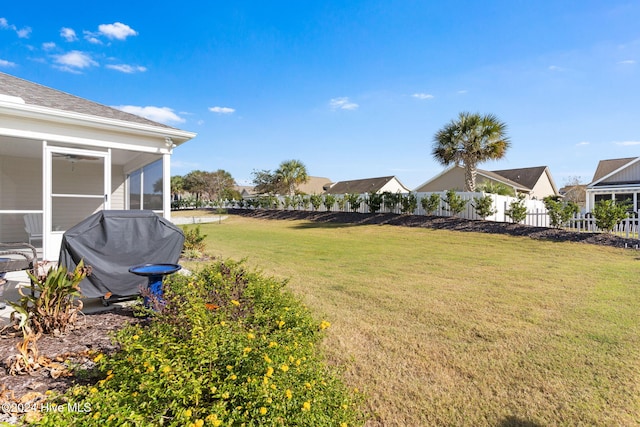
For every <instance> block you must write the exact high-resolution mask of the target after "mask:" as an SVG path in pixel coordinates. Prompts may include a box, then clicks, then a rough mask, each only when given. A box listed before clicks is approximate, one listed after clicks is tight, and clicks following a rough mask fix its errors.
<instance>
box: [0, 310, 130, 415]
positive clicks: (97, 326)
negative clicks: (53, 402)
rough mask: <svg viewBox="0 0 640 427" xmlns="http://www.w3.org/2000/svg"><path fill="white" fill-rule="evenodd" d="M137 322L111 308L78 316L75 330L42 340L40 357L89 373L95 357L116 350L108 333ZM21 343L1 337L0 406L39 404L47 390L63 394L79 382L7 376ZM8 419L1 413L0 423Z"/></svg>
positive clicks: (45, 376) (43, 375)
mask: <svg viewBox="0 0 640 427" xmlns="http://www.w3.org/2000/svg"><path fill="white" fill-rule="evenodd" d="M138 321H140V319H139V318H136V317H134V316H133V310H132V309H131V308H126V307H125V308H121V307H115V306H114V307H113V308H112V309H111V310H109V311H104V312H100V313H95V314H87V315H85V316H80V317H79V319H78V321H77V322H76V325H75V327H74V328H73V329H72V330H70V331H67V332H66V334H64V335H61V336H58V337H54V336H49V335H43V336H41V337H40V339H38V341H37V348H38V351H39V354H40V355H41V356H45V357H47V358H48V359H51V361H52V362H58V363H62V364H69V365H70V366H76V367H78V366H80V367H82V368H84V369H90V368H92V367H93V366H94V363H93V360H92V359H93V357H95V355H96V354H97V353H107V354H109V353H112V352H114V351H116V350H117V346H116V345H114V343H113V342H112V340H111V334H110V333H111V332H112V331H115V330H117V329H120V328H122V327H123V326H124V325H126V324H128V323H132V322H138ZM21 341H22V338H21V337H17V336H11V335H8V334H6V333H5V334H3V335H1V336H0V403H7V402H14V403H18V402H21V403H29V402H33V401H38V400H39V399H41V398H42V396H43V394H44V393H45V392H46V391H47V390H55V391H60V392H63V391H64V390H66V389H67V388H69V387H71V386H72V385H74V384H76V383H80V382H81V381H82V380H79V379H77V378H75V377H73V376H64V375H61V376H59V377H58V378H53V377H52V376H51V373H50V371H48V370H46V369H43V370H40V371H38V372H37V373H36V374H33V375H14V376H12V375H9V374H8V373H7V369H6V367H7V361H8V359H10V358H11V357H12V356H15V355H17V354H18V350H17V349H16V345H17V344H18V343H20V342H21ZM10 419H11V417H10V415H9V414H3V413H2V411H0V421H9V420H10Z"/></svg>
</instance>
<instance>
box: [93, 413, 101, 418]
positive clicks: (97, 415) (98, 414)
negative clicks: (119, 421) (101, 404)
mask: <svg viewBox="0 0 640 427" xmlns="http://www.w3.org/2000/svg"><path fill="white" fill-rule="evenodd" d="M98 418H100V412H96V413H95V414H93V419H94V420H97V419H98Z"/></svg>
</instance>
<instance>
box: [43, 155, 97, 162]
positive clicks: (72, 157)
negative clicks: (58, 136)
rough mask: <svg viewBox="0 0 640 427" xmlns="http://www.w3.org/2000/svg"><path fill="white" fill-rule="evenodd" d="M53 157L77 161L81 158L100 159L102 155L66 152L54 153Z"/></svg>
mask: <svg viewBox="0 0 640 427" xmlns="http://www.w3.org/2000/svg"><path fill="white" fill-rule="evenodd" d="M53 157H61V158H63V159H66V160H68V161H70V162H77V161H79V160H100V157H95V156H83V155H81V154H65V153H53Z"/></svg>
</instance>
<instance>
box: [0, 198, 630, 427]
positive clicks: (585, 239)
mask: <svg viewBox="0 0 640 427" xmlns="http://www.w3.org/2000/svg"><path fill="white" fill-rule="evenodd" d="M229 213H230V214H234V215H240V216H245V217H252V218H258V219H268V220H309V221H313V222H315V223H318V224H322V223H341V224H350V225H365V224H366V225H396V226H403V227H422V228H431V229H437V230H452V231H461V232H479V233H493V234H506V235H511V236H526V237H530V238H532V239H541V240H550V241H557V242H579V243H586V244H595V245H605V246H613V247H617V248H625V247H627V248H637V247H638V246H637V245H638V244H640V241H639V240H638V239H629V238H624V237H618V236H613V235H610V234H603V233H577V232H571V231H565V230H557V229H553V228H540V227H531V226H526V225H520V224H511V223H501V222H492V221H471V220H466V219H461V218H446V217H436V216H418V215H396V214H388V213H377V214H359V213H349V212H303V211H280V210H244V209H231V210H229ZM139 321H140V319H138V318H136V317H134V316H133V311H132V309H130V308H115V307H114V308H113V309H112V310H110V311H105V312H101V313H95V314H88V315H86V316H82V317H81V318H80V320H79V321H78V323H77V325H76V327H75V328H74V329H73V330H71V331H69V332H67V333H66V334H65V335H63V336H60V337H52V336H42V337H41V338H40V339H39V340H38V349H39V352H40V354H41V355H44V356H46V357H48V358H50V359H53V360H55V359H56V358H58V359H59V360H66V361H70V362H71V363H72V364H73V365H74V366H82V367H83V368H91V366H92V363H93V361H92V356H91V354H95V353H92V352H102V353H111V352H114V351H117V347H116V345H114V344H113V342H112V340H111V332H113V331H115V330H117V329H120V328H122V327H123V326H124V325H126V324H128V323H131V322H139ZM20 341H21V338H18V337H8V336H6V335H5V336H0V402H2V401H3V399H4V400H5V401H7V400H10V399H14V398H15V401H16V402H17V401H19V400H20V399H21V398H22V397H33V398H37V397H38V396H42V394H43V393H44V392H45V391H47V390H57V391H64V390H66V389H67V388H69V387H70V386H71V385H73V384H75V383H77V382H78V380H77V379H76V378H75V377H72V376H71V377H64V376H62V377H58V378H52V377H51V376H50V375H48V374H47V373H46V372H43V373H39V374H36V375H33V376H31V375H19V376H10V375H8V373H7V370H6V369H5V366H6V364H5V363H6V362H5V361H6V360H7V359H8V358H9V357H11V356H13V355H16V354H17V350H16V345H17V344H18V343H19V342H20ZM7 419H9V415H8V414H3V413H2V411H0V421H3V420H5V421H6V420H7Z"/></svg>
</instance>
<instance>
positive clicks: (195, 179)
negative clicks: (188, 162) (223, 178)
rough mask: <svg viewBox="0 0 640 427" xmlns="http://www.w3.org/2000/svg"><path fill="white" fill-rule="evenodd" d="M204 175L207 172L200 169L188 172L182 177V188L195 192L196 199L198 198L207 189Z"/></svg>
mask: <svg viewBox="0 0 640 427" xmlns="http://www.w3.org/2000/svg"><path fill="white" fill-rule="evenodd" d="M206 175H207V172H204V171H201V170H194V171H191V172H189V173H188V174H186V175H185V176H184V177H183V182H182V188H183V189H184V190H185V191H187V192H189V193H191V194H195V196H196V200H200V198H201V197H202V195H203V193H205V192H206V189H207V176H206Z"/></svg>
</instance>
